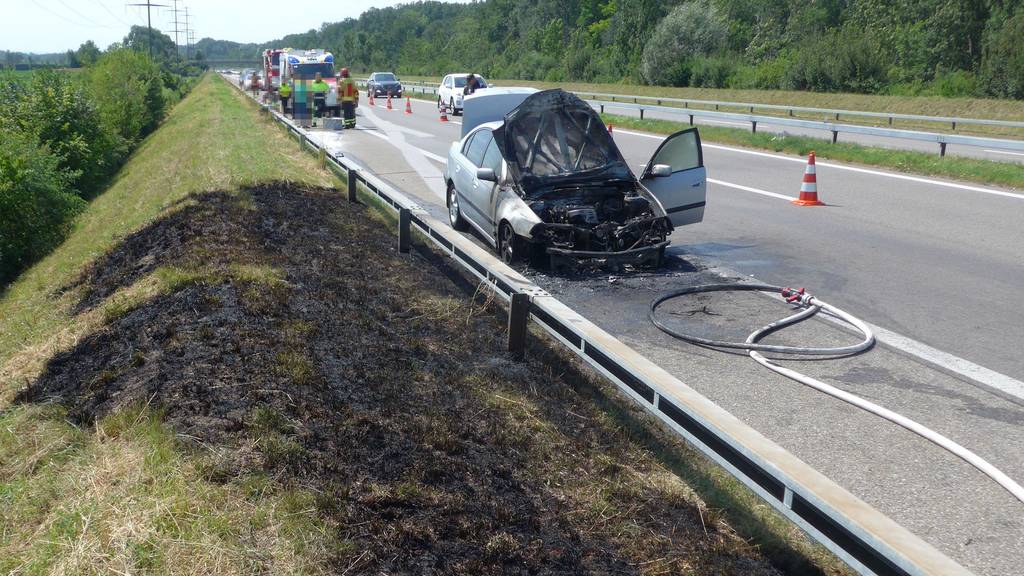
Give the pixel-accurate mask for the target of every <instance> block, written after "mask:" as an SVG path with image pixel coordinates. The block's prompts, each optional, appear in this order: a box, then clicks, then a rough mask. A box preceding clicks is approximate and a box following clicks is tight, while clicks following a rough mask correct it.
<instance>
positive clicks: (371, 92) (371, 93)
mask: <svg viewBox="0 0 1024 576" xmlns="http://www.w3.org/2000/svg"><path fill="white" fill-rule="evenodd" d="M370 106H376V104H374V103H373V90H370Z"/></svg>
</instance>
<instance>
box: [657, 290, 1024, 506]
mask: <svg viewBox="0 0 1024 576" xmlns="http://www.w3.org/2000/svg"><path fill="white" fill-rule="evenodd" d="M735 291H751V292H777V293H780V294H782V297H783V298H785V299H786V302H788V303H790V304H793V305H794V306H797V307H798V308H799V310H798V311H797V312H796V313H795V314H792V315H790V316H787V317H785V318H782V319H781V320H776V321H775V322H772V323H771V324H768V325H766V326H764V327H762V328H759V329H757V330H755V331H754V332H753V333H751V334H750V336H747V339H746V340H745V341H743V342H730V341H725V340H714V339H710V338H701V337H698V336H694V335H692V334H686V333H684V332H680V331H678V330H676V329H673V328H671V327H670V326H668V325H666V324H665V323H664V322H662V321H661V320H660V319H659V318H658V307H659V306H660V305H662V304H664V303H665V302H667V301H669V300H672V299H674V298H679V297H681V296H686V295H689V294H700V293H707V292H735ZM822 310H824V311H825V312H826V313H828V314H831V315H832V316H835V317H837V318H839V319H841V320H842V321H844V322H845V323H847V324H849V325H851V326H853V327H854V328H855V329H856V330H857V331H859V332H860V333H861V334H862V336H863V340H862V341H861V342H859V343H858V344H853V345H849V346H835V347H800V346H783V345H774V344H762V343H760V342H759V341H760V340H761V339H762V338H764V337H765V336H768V335H769V334H771V333H773V332H777V331H779V330H781V329H783V328H786V327H787V326H792V325H794V324H797V323H799V322H802V321H804V320H806V319H808V318H811V317H813V316H815V315H816V314H818V312H820V311H822ZM648 317H649V318H650V320H651V322H652V323H653V324H654V325H655V326H657V327H658V329H660V330H661V331H662V332H665V333H666V334H669V335H670V336H673V337H675V338H678V339H680V340H684V341H686V342H690V343H692V344H697V345H700V346H706V347H710V348H732V349H740V350H746V351H747V353H748V354H749V355H750V357H751V358H753V359H754V361H756V362H757V363H758V364H760V365H762V366H764V367H765V368H768V369H769V370H772V371H774V372H776V373H778V374H781V375H783V376H786V377H787V378H791V379H793V380H796V381H797V382H800V383H801V384H804V385H805V386H809V387H811V388H813V389H815V390H818V391H819V392H823V393H825V394H828V395H829V396H832V397H833V398H837V399H839V400H842V401H843V402H846V403H848V404H852V405H853V406H856V407H857V408H860V409H862V410H865V411H867V412H870V413H871V414H874V415H876V416H879V417H881V418H884V419H886V420H888V421H889V422H892V423H893V424H896V425H898V426H901V427H903V428H905V429H907V430H909V431H911V432H913V433H914V434H917V435H918V436H921V437H922V438H924V439H926V440H928V441H930V442H932V443H934V444H936V445H937V446H939V447H940V448H943V449H944V450H946V451H948V452H950V453H951V454H953V455H955V456H957V457H958V458H960V459H962V460H963V461H965V462H967V463H968V464H970V465H971V466H973V467H974V468H976V469H977V470H978V471H980V472H981V473H982V474H985V475H986V476H988V477H989V478H991V479H992V480H994V481H995V482H996V483H997V484H999V485H1000V486H1002V487H1003V488H1004V489H1006V490H1007V491H1008V492H1009V493H1010V494H1011V495H1013V497H1014V498H1016V499H1017V500H1019V501H1020V502H1021V503H1024V487H1021V485H1020V484H1018V483H1017V482H1015V481H1014V480H1013V479H1012V478H1010V477H1009V476H1007V475H1006V474H1005V473H1004V472H1002V471H1001V470H999V469H998V468H996V467H995V466H993V465H992V464H991V463H989V462H988V461H986V460H985V459H983V458H982V457H980V456H978V455H977V454H975V453H974V452H971V451H970V450H968V449H967V448H965V447H963V446H961V445H960V444H957V443H956V442H954V441H952V440H950V439H949V438H946V437H945V436H943V435H942V434H939V433H938V432H936V431H934V430H932V429H931V428H928V427H926V426H924V425H923V424H921V423H919V422H916V421H914V420H911V419H910V418H907V417H906V416H903V415H901V414H897V413H896V412H893V411H892V410H889V409H888V408H884V407H882V406H879V405H878V404H875V403H873V402H870V401H868V400H865V399H864V398H861V397H859V396H856V395H854V394H851V393H849V392H847V391H845V390H841V389H839V388H836V387H835V386H832V385H830V384H826V383H825V382H822V381H820V380H817V379H815V378H811V377H810V376H807V375H806V374H801V373H800V372H797V371H796V370H792V369H790V368H786V367H784V366H780V365H778V364H776V363H774V362H772V361H771V360H770V359H768V358H765V357H764V356H763V355H762V354H761V352H769V353H773V354H791V355H794V356H832V357H838V356H850V355H853V354H858V353H860V352H864V351H866V350H868V349H870V348H871V347H872V346H874V344H875V336H874V333H873V332H872V331H871V328H870V327H869V326H868V325H867V324H866V323H865V322H863V321H862V320H860V319H858V318H857V317H855V316H853V315H852V314H849V313H848V312H845V311H843V310H841V309H840V308H837V307H835V306H832V305H831V304H829V303H827V302H825V301H823V300H821V299H819V298H817V297H814V296H811V295H810V294H807V293H806V291H805V290H804V289H803V288H800V289H798V290H797V289H793V288H783V287H780V286H772V285H768V284H703V285H699V286H691V287H688V288H682V289H679V290H674V291H672V292H667V293H665V294H662V295H660V296H658V297H657V298H655V299H654V300H653V301H651V306H650V312H649V315H648Z"/></svg>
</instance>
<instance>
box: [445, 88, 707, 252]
mask: <svg viewBox="0 0 1024 576" xmlns="http://www.w3.org/2000/svg"><path fill="white" fill-rule="evenodd" d="M444 176H445V182H446V184H447V205H448V213H449V218H450V220H451V224H452V227H454V228H455V229H457V230H466V229H468V228H469V227H470V226H472V227H473V228H475V229H476V230H477V231H479V232H480V234H481V235H483V237H484V238H486V239H487V241H488V242H490V243H491V244H492V245H493V246H494V247H495V248H496V249H497V251H498V253H499V254H500V255H501V256H502V258H503V259H504V260H505V261H506V262H510V263H511V262H515V261H519V260H521V259H525V258H530V259H531V260H532V261H533V262H535V263H536V262H542V261H545V260H548V259H550V261H551V263H552V264H553V265H556V266H558V265H562V264H566V263H571V262H579V261H596V262H598V263H616V264H633V265H641V266H645V265H646V266H658V265H659V264H660V263H661V261H662V258H663V256H664V252H665V247H666V246H668V244H669V241H668V237H669V235H670V234H671V233H672V230H673V228H674V227H675V226H682V225H685V224H692V223H695V222H700V221H701V220H702V219H703V217H704V202H705V195H706V174H705V170H704V166H703V156H702V154H701V145H700V136H699V134H698V133H697V130H696V129H690V130H684V131H682V132H678V133H676V134H673V135H672V136H669V137H668V138H666V139H665V140H664V141H663V142H662V143H661V145H660V146H659V147H658V150H657V151H656V152H655V154H654V156H653V158H652V159H651V160H650V162H649V163H648V164H646V166H645V167H644V170H643V173H642V174H641V176H640V178H639V179H638V178H637V177H636V176H635V175H634V174H633V172H632V171H631V170H630V169H629V166H628V164H627V163H626V161H625V159H623V157H622V153H621V152H620V151H619V149H618V147H617V146H616V145H615V141H614V140H613V139H612V136H611V135H610V134H609V133H608V130H607V128H606V127H605V125H604V123H603V122H602V121H601V118H600V116H598V115H597V113H596V112H595V111H594V110H593V108H591V107H590V106H589V105H588V104H587V103H586V102H584V101H583V100H581V99H580V98H579V97H577V96H575V95H573V94H571V93H568V92H565V91H562V90H557V89H556V90H546V91H543V92H538V91H536V90H533V89H528V88H498V89H492V90H489V91H487V93H485V94H477V95H473V96H469V97H467V98H466V105H465V118H464V122H463V136H462V139H461V140H459V141H457V142H455V143H453V144H452V147H451V149H450V150H449V152H448V163H447V166H446V168H445V174H444ZM567 261H568V262H567Z"/></svg>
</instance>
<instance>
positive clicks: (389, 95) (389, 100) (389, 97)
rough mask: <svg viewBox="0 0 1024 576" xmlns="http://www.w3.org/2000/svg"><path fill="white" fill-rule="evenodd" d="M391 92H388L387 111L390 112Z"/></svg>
mask: <svg viewBox="0 0 1024 576" xmlns="http://www.w3.org/2000/svg"><path fill="white" fill-rule="evenodd" d="M391 109H392V108H391V92H388V110H391Z"/></svg>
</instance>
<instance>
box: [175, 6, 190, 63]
mask: <svg viewBox="0 0 1024 576" xmlns="http://www.w3.org/2000/svg"><path fill="white" fill-rule="evenodd" d="M172 1H173V2H174V9H173V10H171V12H173V13H174V55H175V56H177V57H178V58H181V50H180V48H179V46H180V44H179V42H178V33H179V32H181V25H182V24H183V22H182V21H181V20H178V14H180V13H181V12H184V10H179V9H178V2H180V1H181V0H172ZM185 41H186V42H187V41H188V39H187V38H186V39H185Z"/></svg>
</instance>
